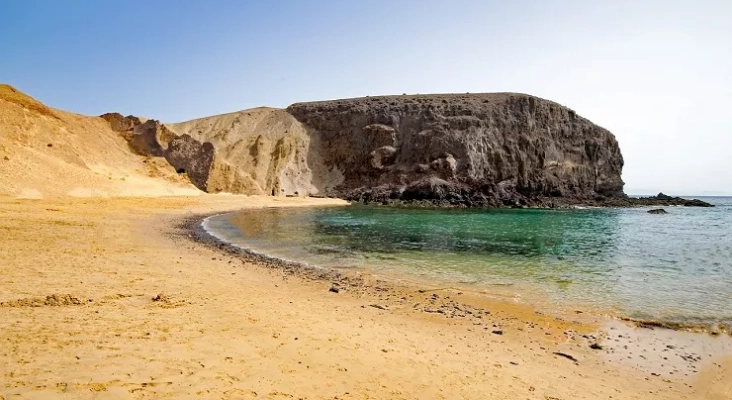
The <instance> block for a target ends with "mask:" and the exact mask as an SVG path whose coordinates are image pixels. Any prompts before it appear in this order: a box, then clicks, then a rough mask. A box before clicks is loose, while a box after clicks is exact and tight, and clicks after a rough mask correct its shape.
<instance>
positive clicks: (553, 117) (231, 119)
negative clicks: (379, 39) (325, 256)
mask: <svg viewBox="0 0 732 400" xmlns="http://www.w3.org/2000/svg"><path fill="white" fill-rule="evenodd" d="M102 118H104V119H105V120H107V121H109V123H110V125H111V127H112V128H113V129H114V130H117V131H118V132H120V134H121V135H122V136H123V137H124V138H125V139H127V141H128V143H129V146H130V148H131V149H132V150H133V151H135V152H136V153H138V154H143V155H148V156H154V157H163V158H165V160H167V161H168V162H169V163H170V164H171V165H172V166H173V167H174V168H175V169H176V170H177V171H178V172H179V173H186V174H187V175H188V177H189V178H190V180H191V182H192V183H193V184H194V185H195V186H196V187H198V188H199V189H201V190H203V191H207V192H221V191H225V192H232V193H243V194H267V195H310V196H330V197H339V198H344V199H347V200H351V201H359V202H364V203H378V204H409V205H426V206H483V207H553V208H554V207H570V206H574V205H590V206H618V207H628V206H645V205H652V206H667V205H686V206H706V205H707V204H706V203H704V202H701V201H698V200H694V201H690V200H685V199H680V198H671V197H668V196H665V195H662V194H661V195H659V196H657V197H653V198H644V199H633V198H629V197H627V196H626V195H625V194H624V193H623V181H622V179H621V173H622V168H623V157H622V154H621V151H620V148H619V145H618V142H617V141H616V139H615V137H614V136H613V134H612V133H610V132H609V131H608V130H606V129H604V128H602V127H600V126H597V125H595V124H593V123H592V122H590V121H589V120H587V119H585V118H582V117H581V116H579V115H577V114H576V113H575V112H574V111H573V110H571V109H569V108H567V107H564V106H562V105H559V104H557V103H554V102H552V101H548V100H544V99H540V98H538V97H534V96H530V95H526V94H518V93H485V94H464V95H463V94H445V95H414V96H407V95H404V96H380V97H365V98H357V99H345V100H334V101H323V102H310V103H297V104H293V105H291V106H290V107H288V108H287V109H286V110H279V109H272V108H265V107H262V108H257V109H251V110H244V111H240V112H236V113H231V114H224V115H220V116H214V117H208V118H201V119H197V120H193V121H188V122H183V123H176V124H162V123H160V122H159V121H155V120H148V121H145V120H143V119H139V118H135V117H131V116H129V117H123V116H121V115H119V114H105V115H104V116H102Z"/></svg>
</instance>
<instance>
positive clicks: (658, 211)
mask: <svg viewBox="0 0 732 400" xmlns="http://www.w3.org/2000/svg"><path fill="white" fill-rule="evenodd" d="M648 214H668V211H666V210H664V209H663V208H655V209H653V210H648Z"/></svg>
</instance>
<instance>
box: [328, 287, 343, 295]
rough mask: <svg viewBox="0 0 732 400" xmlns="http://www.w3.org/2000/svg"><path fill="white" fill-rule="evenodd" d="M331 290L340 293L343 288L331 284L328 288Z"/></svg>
mask: <svg viewBox="0 0 732 400" xmlns="http://www.w3.org/2000/svg"><path fill="white" fill-rule="evenodd" d="M328 291H329V292H333V293H338V292H340V291H341V290H340V289H338V288H337V287H336V286H331V287H330V289H328Z"/></svg>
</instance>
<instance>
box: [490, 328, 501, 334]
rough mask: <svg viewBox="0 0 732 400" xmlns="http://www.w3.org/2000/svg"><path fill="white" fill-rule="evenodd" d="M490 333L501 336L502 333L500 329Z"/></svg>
mask: <svg viewBox="0 0 732 400" xmlns="http://www.w3.org/2000/svg"><path fill="white" fill-rule="evenodd" d="M491 333H493V334H495V335H503V331H502V330H500V329H496V330H494V331H492V332H491Z"/></svg>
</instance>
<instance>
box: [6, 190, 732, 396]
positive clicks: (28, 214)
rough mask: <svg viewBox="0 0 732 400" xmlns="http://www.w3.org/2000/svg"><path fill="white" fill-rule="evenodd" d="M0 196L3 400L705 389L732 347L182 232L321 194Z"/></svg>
mask: <svg viewBox="0 0 732 400" xmlns="http://www.w3.org/2000/svg"><path fill="white" fill-rule="evenodd" d="M0 203H2V208H1V209H2V210H3V218H2V219H0V230H2V231H8V232H10V231H12V232H13V235H4V236H3V237H2V239H0V244H2V248H3V250H4V251H3V252H0V302H4V303H5V305H4V306H1V307H0V317H1V318H0V341H1V342H3V343H7V346H4V347H3V350H2V351H0V356H1V357H2V358H3V361H4V362H3V363H0V377H2V379H0V381H1V382H2V383H1V384H0V396H4V397H5V398H7V399H10V398H38V397H43V398H75V399H95V398H99V397H100V396H101V397H116V398H125V399H126V398H130V399H136V398H161V397H169V398H194V397H200V396H204V397H209V398H232V399H234V398H236V399H240V398H253V399H254V398H267V399H270V398H272V399H274V398H279V397H283V396H284V397H293V398H307V399H320V398H336V397H337V398H341V399H350V398H353V399H355V398H373V399H382V398H383V399H386V398H389V399H392V398H395V399H412V398H430V399H432V398H435V399H439V398H442V399H454V398H464V399H474V398H503V399H513V398H517V397H518V398H528V399H531V400H546V399H548V398H556V399H574V398H585V399H601V398H603V399H606V398H608V397H609V396H612V397H613V398H614V399H616V400H617V399H621V400H630V399H638V398H647V399H659V400H660V399H688V400H692V399H694V400H696V399H710V400H717V399H720V398H721V399H724V397H719V396H718V395H717V394H719V393H722V394H724V393H726V391H727V389H728V383H727V382H729V380H728V379H727V378H728V377H730V376H732V375H730V374H732V359H729V360H728V359H717V358H709V357H708V356H707V354H706V353H705V354H703V355H702V357H703V360H700V361H696V365H697V368H695V369H696V370H697V371H696V372H691V371H690V372H689V374H688V376H684V375H683V373H682V374H677V373H675V374H673V375H665V374H664V372H663V371H654V372H648V371H647V370H645V369H644V368H643V366H636V365H635V364H631V363H623V362H615V361H613V360H611V359H609V358H610V356H611V355H615V356H617V355H619V354H621V353H619V352H615V353H610V352H609V351H608V352H607V353H605V352H602V351H598V350H594V349H591V348H590V347H589V344H590V343H594V342H601V345H602V346H605V348H606V349H609V348H610V346H611V345H612V346H613V347H618V346H620V348H622V343H623V342H615V339H616V338H612V339H609V338H599V337H594V338H593V337H592V336H593V335H595V333H593V332H595V331H596V330H597V329H598V328H599V325H596V324H593V323H591V322H590V321H571V320H561V319H557V318H555V317H553V316H548V315H542V314H537V313H535V312H534V310H533V309H532V308H530V307H527V306H525V305H522V304H512V303H510V302H506V301H499V300H496V299H490V298H485V297H483V296H479V295H476V294H474V293H469V292H467V291H461V290H458V289H455V288H445V287H431V288H428V287H415V286H409V285H408V284H404V282H394V283H392V282H388V281H387V280H385V279H383V278H382V277H380V276H377V275H370V274H368V273H364V272H362V271H353V273H352V274H351V273H349V274H344V275H343V276H341V277H340V278H341V279H343V282H344V283H343V284H342V285H341V284H340V283H339V286H338V287H339V291H338V293H335V292H332V291H330V287H331V282H329V281H326V280H323V279H316V278H317V276H318V274H319V273H315V274H314V275H313V276H311V277H308V276H307V274H299V273H298V272H297V269H292V268H291V269H290V270H287V269H282V268H272V266H271V265H270V266H265V265H262V264H261V263H254V262H251V261H246V260H243V259H242V258H241V257H240V255H236V254H229V253H228V252H226V251H225V250H224V249H220V248H219V247H218V246H217V245H216V244H214V243H208V244H204V243H201V242H198V241H195V240H193V239H194V238H193V234H192V233H191V231H190V230H188V229H190V228H192V227H193V226H194V225H195V222H194V221H195V217H200V216H202V215H210V214H213V213H221V212H223V211H228V210H234V209H243V208H247V209H249V208H263V207H268V206H288V205H297V206H311V205H318V204H325V203H328V204H335V202H333V201H324V202H318V201H316V200H308V199H280V200H276V199H272V198H264V197H262V198H260V197H243V196H238V197H237V196H201V197H197V198H150V199H62V200H57V199H47V200H32V201H30V200H28V201H25V200H17V199H2V198H0ZM189 235H191V236H190V237H189ZM327 279H330V278H327ZM36 300H38V301H36ZM479 317H480V318H479ZM575 317H576V318H577V319H578V320H579V319H582V318H584V317H585V316H584V315H578V316H575ZM499 331H500V333H495V332H499ZM613 332H618V331H613ZM675 333H678V332H675ZM585 336H586V337H585ZM623 336H626V335H625V333H624V332H623ZM634 343H635V342H634ZM644 343H646V342H644ZM631 345H633V344H632V343H629V347H631ZM643 346H644V348H648V349H649V351H650V348H652V347H654V346H655V344H653V343H647V344H644V345H643ZM657 347H658V346H657ZM618 351H619V350H618ZM560 353H561V354H560ZM667 354H668V353H667ZM567 355H569V356H571V357H572V358H573V359H574V360H572V359H570V358H567V357H566V356H567ZM670 372H673V371H670ZM654 373H655V374H657V375H654ZM714 396H716V397H714Z"/></svg>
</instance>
